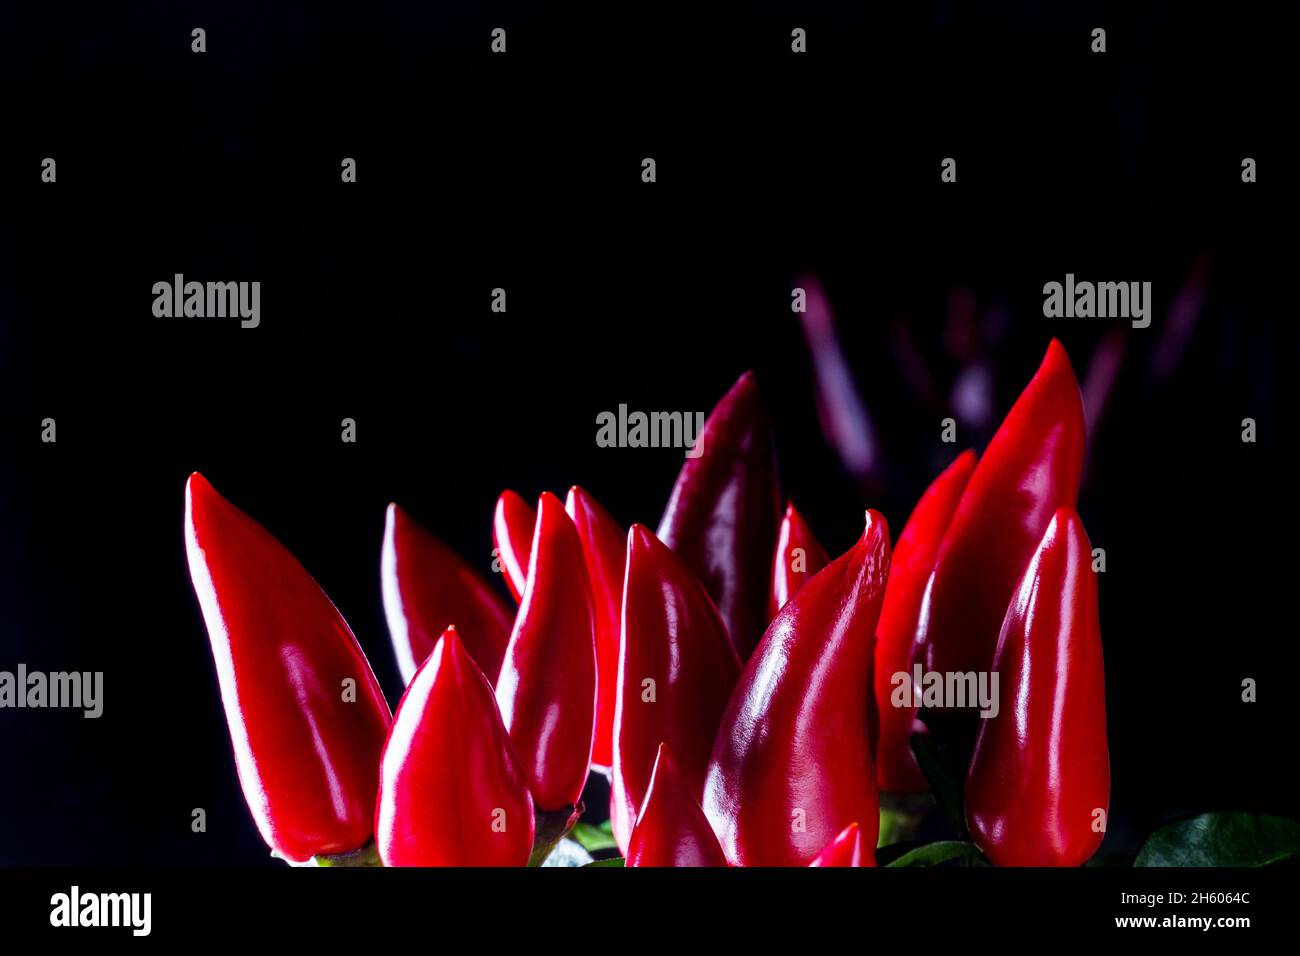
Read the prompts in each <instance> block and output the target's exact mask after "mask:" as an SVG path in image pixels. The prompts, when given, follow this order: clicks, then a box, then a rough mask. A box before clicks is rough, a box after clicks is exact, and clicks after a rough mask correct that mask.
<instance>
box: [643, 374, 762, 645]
mask: <svg viewBox="0 0 1300 956" xmlns="http://www.w3.org/2000/svg"><path fill="white" fill-rule="evenodd" d="M696 451H698V452H699V457H696V458H688V459H687V460H686V463H685V464H684V465H683V466H682V470H681V472H680V473H679V474H678V476H677V483H676V485H674V486H673V493H672V497H671V498H670V499H669V500H668V507H667V508H666V509H665V510H664V516H663V520H662V521H661V522H660V523H659V540H661V541H663V543H664V544H666V545H668V547H670V548H672V549H673V551H675V552H676V553H677V555H678V556H679V557H680V558H681V559H682V561H683V562H685V564H686V567H688V568H689V569H690V570H691V573H693V574H694V575H695V576H696V577H697V578H699V580H700V583H701V584H703V585H704V589H705V590H706V591H708V592H709V596H710V597H712V598H713V601H714V603H715V604H716V605H717V606H718V612H719V613H720V614H721V615H722V620H723V622H724V623H725V624H726V625H727V633H728V634H730V635H731V640H732V643H733V644H734V645H735V647H736V652H737V653H738V654H739V655H740V658H741V660H742V661H743V660H745V659H746V658H748V657H749V655H750V652H751V651H752V650H753V649H754V645H755V644H756V643H757V642H758V639H759V637H760V636H761V635H762V633H763V627H764V625H765V624H766V623H767V601H768V589H769V581H770V577H771V570H772V568H771V560H772V553H773V550H774V548H775V546H776V529H777V522H778V520H779V518H780V514H781V493H780V489H779V488H778V485H777V474H776V457H775V455H774V454H773V451H772V437H771V427H770V425H769V424H768V420H767V415H766V413H765V412H764V411H763V406H762V403H761V402H760V401H759V397H758V385H757V384H756V383H755V381H754V373H753V372H746V373H745V374H744V375H742V376H741V377H740V379H739V381H737V382H736V384H735V385H733V386H732V387H731V391H729V392H727V394H726V395H724V396H723V397H722V400H721V401H720V402H718V404H717V405H716V406H715V407H714V409H713V411H712V412H711V413H710V414H709V417H708V420H707V421H706V422H705V423H704V428H703V430H702V431H701V434H700V436H699V441H698V443H697V448H696Z"/></svg>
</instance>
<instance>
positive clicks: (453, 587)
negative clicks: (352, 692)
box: [380, 504, 514, 684]
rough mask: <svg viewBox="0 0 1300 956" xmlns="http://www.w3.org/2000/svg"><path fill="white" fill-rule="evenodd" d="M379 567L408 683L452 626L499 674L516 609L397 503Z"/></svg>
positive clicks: (488, 669) (486, 668)
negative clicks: (513, 609) (443, 633)
mask: <svg viewBox="0 0 1300 956" xmlns="http://www.w3.org/2000/svg"><path fill="white" fill-rule="evenodd" d="M380 568H381V574H380V583H381V585H382V588H383V594H384V613H385V615H386V616H387V618H388V633H389V634H390V636H391V637H392V639H393V650H394V651H395V652H396V653H397V666H398V668H399V669H400V670H401V672H402V680H403V681H404V682H406V683H408V684H409V683H410V681H411V677H412V676H413V675H414V674H415V670H416V668H417V667H419V666H420V664H421V663H423V661H424V659H425V658H426V657H428V656H429V654H430V653H432V651H433V646H434V645H435V644H436V643H438V638H439V637H441V636H442V632H443V631H445V630H446V629H447V628H448V627H451V626H452V625H455V626H456V627H457V628H458V629H459V633H460V634H461V639H462V640H463V641H464V642H465V645H466V648H467V649H468V650H469V652H470V656H471V657H473V658H474V661H475V663H477V664H478V666H479V667H480V668H482V670H483V673H484V674H486V675H487V676H488V679H489V680H495V679H496V676H497V674H498V673H500V671H501V658H502V657H503V656H505V652H506V642H507V641H509V640H510V628H511V626H512V625H513V623H514V613H513V612H512V611H511V609H510V607H509V605H507V604H506V602H505V601H504V600H503V599H502V598H501V596H500V594H498V593H497V591H496V589H495V588H493V587H492V586H491V585H490V584H488V582H487V581H485V580H484V579H483V577H482V575H480V574H479V573H478V572H477V571H475V570H474V569H473V568H472V567H470V566H469V565H468V564H467V563H466V562H465V561H463V560H462V559H461V557H460V555H458V554H456V552H455V551H452V550H451V548H449V547H447V546H446V545H445V544H443V543H442V542H441V541H439V540H438V539H437V538H435V537H434V536H433V535H431V534H429V532H427V531H425V530H424V529H423V528H421V527H420V526H419V525H418V524H416V523H415V522H414V521H413V520H411V517H410V515H408V514H407V513H406V512H405V511H403V510H402V509H401V508H399V507H398V506H397V505H395V504H390V505H389V506H388V516H387V520H386V522H385V524H384V546H383V554H382V557H381V558H380Z"/></svg>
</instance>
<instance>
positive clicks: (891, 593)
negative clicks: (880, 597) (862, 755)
mask: <svg viewBox="0 0 1300 956" xmlns="http://www.w3.org/2000/svg"><path fill="white" fill-rule="evenodd" d="M976 460H977V458H976V455H975V452H974V451H971V450H967V451H964V452H962V453H961V454H960V455H958V456H957V460H956V461H954V462H953V463H952V464H951V465H949V466H948V467H947V468H946V469H944V471H943V472H942V473H941V474H940V475H939V477H938V478H936V479H934V481H933V482H931V483H930V487H929V488H927V489H926V490H925V494H923V495H921V500H920V501H918V502H917V503H916V507H915V508H913V509H912V514H911V517H909V518H908V519H907V524H906V525H904V526H903V533H902V534H900V535H899V536H898V542H897V543H896V544H895V545H894V554H893V558H892V560H891V561H890V565H889V583H888V584H887V585H886V586H885V603H884V605H883V606H882V607H881V609H880V624H879V625H878V626H877V628H876V678H875V683H876V713H877V714H878V715H879V717H880V740H879V742H878V744H877V748H876V781H877V783H879V785H880V789H881V790H882V791H884V792H886V793H922V792H924V791H926V790H929V789H930V785H929V784H928V783H927V782H926V779H925V775H924V774H922V773H921V768H920V767H918V766H917V765H916V755H915V754H913V753H912V743H911V738H912V734H913V733H924V732H925V725H924V724H922V723H921V722H920V721H919V720H917V719H916V708H915V707H896V706H894V700H893V698H894V695H895V694H896V693H898V685H897V684H895V683H894V675H895V674H898V673H900V672H902V673H907V674H908V679H907V682H906V683H904V684H903V687H904V688H910V687H911V686H912V683H913V681H912V675H911V674H910V672H909V671H908V668H909V667H910V666H911V657H912V649H913V647H914V646H915V644H916V626H917V621H918V619H919V617H920V613H921V599H922V597H923V596H924V594H925V586H926V583H927V582H928V581H929V580H930V574H931V572H932V571H934V559H935V556H936V555H937V554H938V553H939V545H940V543H941V542H942V541H943V535H944V532H945V531H946V530H947V529H948V524H949V523H950V522H951V521H952V516H953V512H955V511H956V510H957V502H958V501H959V500H961V495H962V491H963V490H964V489H965V488H966V483H967V482H968V481H969V480H970V476H971V473H972V472H973V471H974V470H975V463H976Z"/></svg>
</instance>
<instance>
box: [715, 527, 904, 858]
mask: <svg viewBox="0 0 1300 956" xmlns="http://www.w3.org/2000/svg"><path fill="white" fill-rule="evenodd" d="M888 575H889V529H888V527H887V526H886V524H885V519H884V517H882V516H881V515H880V514H879V513H877V512H875V511H868V512H867V516H866V528H865V530H864V531H863V534H862V537H861V538H860V539H859V540H858V543H857V544H855V545H854V546H853V547H852V548H851V549H849V551H848V552H847V553H845V554H844V555H842V556H841V557H839V558H837V559H835V560H834V561H832V562H831V563H830V564H828V565H827V566H826V567H825V568H823V569H822V571H821V572H820V573H819V574H818V575H817V576H816V577H814V578H813V579H812V580H811V581H809V582H808V583H807V584H805V585H804V586H803V588H802V589H801V590H800V591H799V593H798V594H796V595H795V596H794V597H793V598H791V599H790V603H788V604H787V605H786V606H785V607H784V608H782V610H781V613H779V614H778V615H777V616H776V619H775V620H774V621H772V623H771V625H769V626H768V629H767V633H766V634H765V635H764V636H763V640H762V642H761V643H760V644H759V646H758V650H757V651H755V653H754V656H753V657H752V658H751V659H750V661H749V663H748V664H747V665H746V666H745V670H744V673H742V674H741V677H740V683H739V684H738V685H737V686H736V690H735V692H734V693H733V694H732V695H731V702H730V703H729V704H728V705H727V713H726V715H725V716H724V717H723V719H722V726H721V728H720V729H719V731H718V739H717V743H716V744H715V745H714V748H713V756H712V759H711V760H710V763H709V772H708V778H707V781H706V783H705V788H704V812H705V815H706V816H708V818H709V822H710V823H712V824H713V830H714V832H715V833H717V835H718V839H719V842H721V844H722V848H723V851H724V852H725V853H726V855H727V860H728V861H729V862H731V863H732V864H734V865H737V866H804V865H806V864H808V863H809V862H810V861H812V860H813V859H814V858H815V857H816V856H817V855H818V854H819V853H820V852H821V851H822V849H823V848H825V846H826V845H827V844H828V843H830V842H831V840H832V839H833V838H834V837H835V836H836V835H837V834H839V833H840V832H841V831H842V830H843V829H844V828H845V827H846V826H848V824H850V823H852V822H854V821H855V820H856V821H857V822H858V823H859V824H860V825H861V827H862V838H863V840H864V841H865V842H866V843H867V845H869V846H873V847H874V846H875V844H876V838H877V830H878V828H879V812H880V810H879V798H878V794H877V791H876V774H875V767H874V766H873V763H872V753H871V748H872V737H873V729H872V726H871V725H872V723H873V720H872V718H871V713H872V711H873V710H874V708H873V707H872V697H871V693H872V682H871V670H872V660H873V656H874V654H875V643H876V642H875V635H876V622H877V618H878V617H879V616H880V605H881V603H882V601H883V600H884V593H885V580H886V578H887V577H888Z"/></svg>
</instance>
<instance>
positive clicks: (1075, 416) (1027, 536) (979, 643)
mask: <svg viewBox="0 0 1300 956" xmlns="http://www.w3.org/2000/svg"><path fill="white" fill-rule="evenodd" d="M1083 454H1084V421H1083V402H1082V399H1081V398H1080V395H1079V383H1078V382H1076V381H1075V379H1074V372H1073V371H1072V370H1071V369H1070V359H1069V358H1068V356H1066V354H1065V349H1064V348H1062V347H1061V343H1060V342H1058V341H1056V339H1053V340H1052V342H1051V344H1050V345H1049V346H1048V347H1047V355H1046V357H1045V358H1044V359H1043V364H1042V365H1041V366H1040V367H1039V369H1038V372H1037V373H1036V374H1035V375H1034V377H1033V379H1032V380H1031V381H1030V383H1029V385H1028V386H1027V387H1026V388H1025V390H1024V392H1023V393H1022V394H1021V396H1020V398H1019V399H1017V401H1016V404H1015V406H1014V407H1012V409H1011V412H1010V414H1008V415H1007V417H1006V420H1005V421H1004V422H1003V423H1002V426H1001V427H1000V428H999V429H998V432H997V434H996V435H994V436H993V440H992V441H991V442H990V443H989V447H988V449H987V450H986V451H985V452H984V456H983V457H982V458H981V459H980V462H979V464H978V465H977V466H976V467H975V472H974V473H973V474H972V475H971V478H970V482H969V483H968V484H967V486H966V491H965V493H964V494H963V495H962V498H961V501H960V502H959V503H958V505H957V511H956V513H955V514H954V515H953V518H952V523H951V524H950V525H949V527H948V532H947V534H946V535H945V536H944V540H943V544H942V545H941V546H940V548H939V556H938V558H937V560H936V561H935V567H934V573H933V575H932V576H931V579H930V583H929V586H928V588H927V592H926V595H927V599H926V600H925V601H923V602H922V613H921V620H920V623H919V626H918V628H917V647H916V653H915V655H914V657H913V659H914V660H919V661H921V662H922V664H923V666H924V669H925V670H926V671H934V672H941V673H955V672H959V671H960V672H977V673H978V672H982V671H987V670H988V669H989V666H990V664H991V663H992V661H993V650H994V647H995V646H996V645H997V639H998V630H999V628H1000V627H1001V625H1002V617H1003V615H1004V614H1005V613H1006V609H1007V605H1008V604H1009V603H1010V601H1011V595H1012V592H1013V591H1014V590H1015V587H1016V583H1017V582H1018V581H1019V580H1020V575H1021V574H1022V573H1023V572H1024V569H1025V565H1026V564H1028V563H1029V558H1030V556H1031V555H1032V554H1033V553H1034V548H1035V546H1036V545H1037V544H1038V542H1039V539H1041V538H1042V536H1043V529H1045V528H1046V527H1047V523H1048V522H1049V521H1050V520H1051V518H1052V515H1053V513H1055V511H1056V509H1057V508H1062V507H1069V508H1073V507H1074V505H1075V502H1076V499H1077V498H1078V494H1079V476H1080V473H1081V471H1082V469H1083Z"/></svg>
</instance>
